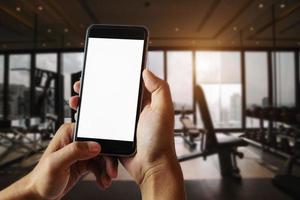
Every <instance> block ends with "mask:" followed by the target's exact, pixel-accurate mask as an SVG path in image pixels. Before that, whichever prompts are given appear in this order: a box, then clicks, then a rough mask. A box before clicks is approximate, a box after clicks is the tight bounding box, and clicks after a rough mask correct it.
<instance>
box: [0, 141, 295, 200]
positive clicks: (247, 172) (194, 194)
mask: <svg viewBox="0 0 300 200" xmlns="http://www.w3.org/2000/svg"><path fill="white" fill-rule="evenodd" d="M175 144H176V151H177V155H183V154H188V153H189V151H188V150H187V149H186V148H185V147H184V144H183V141H182V139H181V138H176V139H175ZM239 150H240V151H241V152H243V153H244V154H245V157H244V158H243V159H239V160H238V166H239V168H240V170H241V175H242V180H241V181H238V180H233V179H221V176H220V173H219V166H218V165H219V164H218V157H217V156H216V155H214V156H210V157H208V158H207V159H206V160H203V158H197V159H193V160H190V161H185V162H183V163H181V167H182V171H183V175H184V178H185V187H186V193H187V197H188V199H191V200H193V199H272V200H274V199H290V198H289V197H288V196H287V195H285V194H284V193H282V192H281V191H279V190H278V189H277V188H275V187H274V186H273V185H272V182H271V179H272V177H273V176H274V175H275V174H276V173H278V172H279V170H280V169H281V168H282V166H283V163H284V159H283V158H280V157H278V156H274V155H272V154H270V153H267V152H262V151H261V150H260V149H258V148H256V147H254V146H251V145H250V146H248V147H243V148H240V149H239ZM39 157H40V154H35V155H33V156H31V157H29V158H28V159H25V160H23V161H22V162H20V163H18V164H17V165H15V166H13V167H10V168H7V169H5V170H3V169H2V170H1V169H0V170H1V171H0V189H3V188H4V187H6V186H8V185H9V184H10V183H12V182H14V181H15V180H17V179H18V178H20V177H22V176H23V175H24V174H26V173H27V172H28V171H30V170H31V169H32V167H33V164H34V163H35V162H36V161H37V160H38V159H39ZM294 171H295V174H300V168H299V166H296V167H295V170H294ZM93 180H94V177H93V175H91V174H88V175H87V176H85V177H84V178H83V179H82V181H81V182H80V183H79V184H77V186H76V187H75V188H74V189H73V190H72V191H71V192H70V193H69V194H68V195H67V196H66V197H65V198H64V199H83V198H85V199H140V193H139V190H138V187H137V186H136V185H135V183H134V182H133V180H132V179H131V177H130V175H129V174H128V173H127V172H126V171H125V170H124V169H123V167H122V166H121V165H120V166H119V177H118V178H117V179H116V180H115V181H114V182H113V183H112V186H111V187H110V188H109V189H107V190H106V191H102V190H99V189H98V188H97V186H96V184H95V183H94V181H93ZM81 191H85V192H84V193H82V192H81Z"/></svg>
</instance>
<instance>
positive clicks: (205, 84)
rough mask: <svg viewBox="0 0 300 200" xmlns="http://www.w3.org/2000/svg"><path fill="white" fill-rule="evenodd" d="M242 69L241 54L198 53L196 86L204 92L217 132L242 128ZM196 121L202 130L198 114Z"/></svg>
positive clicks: (223, 52) (232, 52)
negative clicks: (224, 129)
mask: <svg viewBox="0 0 300 200" xmlns="http://www.w3.org/2000/svg"><path fill="white" fill-rule="evenodd" d="M240 69H241V55H240V52H234V51H231V52H226V51H222V52H221V51H197V52H196V83H197V84H199V85H201V86H202V88H203V90H204V93H205V96H206V100H207V102H208V107H209V110H210V114H211V117H212V120H213V122H214V126H215V127H216V128H229V127H232V128H235V127H241V106H242V103H241V102H242V101H241V100H242V99H241V72H240ZM197 119H198V120H197V123H198V125H200V126H201V124H202V122H201V118H200V115H199V113H197Z"/></svg>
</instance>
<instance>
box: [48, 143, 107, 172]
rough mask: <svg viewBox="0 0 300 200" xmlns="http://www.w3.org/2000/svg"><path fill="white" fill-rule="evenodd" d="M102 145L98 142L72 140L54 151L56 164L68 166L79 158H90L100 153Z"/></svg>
mask: <svg viewBox="0 0 300 200" xmlns="http://www.w3.org/2000/svg"><path fill="white" fill-rule="evenodd" d="M100 150H101V146H100V144H98V143H97V142H72V143H70V144H68V145H66V146H65V147H63V148H61V149H60V150H58V151H56V152H55V153H53V154H54V155H53V157H55V164H56V165H55V166H57V167H63V168H68V167H70V166H71V165H72V164H74V163H75V162H77V161H79V160H88V159H90V158H93V157H95V156H97V155H98V154H99V153H100Z"/></svg>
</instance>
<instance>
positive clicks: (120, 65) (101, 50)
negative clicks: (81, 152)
mask: <svg viewBox="0 0 300 200" xmlns="http://www.w3.org/2000/svg"><path fill="white" fill-rule="evenodd" d="M143 46H144V40H135V39H110V38H88V48H87V54H86V63H85V72H84V83H83V88H82V94H81V105H80V113H79V116H78V117H79V118H78V122H77V123H78V124H77V137H82V138H96V139H105V140H120V141H133V140H134V131H135V121H136V113H137V109H138V107H137V106H138V98H139V97H138V95H139V84H140V74H141V65H142V59H143Z"/></svg>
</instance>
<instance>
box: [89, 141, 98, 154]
mask: <svg viewBox="0 0 300 200" xmlns="http://www.w3.org/2000/svg"><path fill="white" fill-rule="evenodd" d="M88 146H89V151H90V152H91V153H96V152H99V151H100V145H99V144H98V143H97V142H88Z"/></svg>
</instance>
